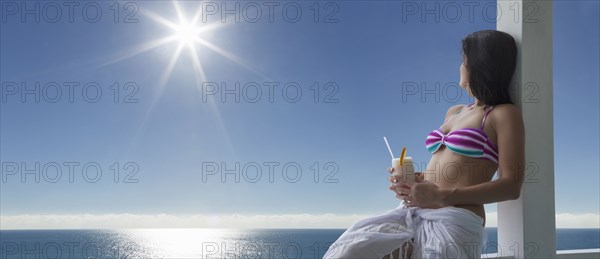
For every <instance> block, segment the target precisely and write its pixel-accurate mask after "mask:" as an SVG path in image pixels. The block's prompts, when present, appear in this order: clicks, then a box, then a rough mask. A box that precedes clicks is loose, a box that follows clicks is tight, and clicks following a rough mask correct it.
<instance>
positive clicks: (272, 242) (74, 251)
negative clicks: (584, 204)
mask: <svg viewBox="0 0 600 259" xmlns="http://www.w3.org/2000/svg"><path fill="white" fill-rule="evenodd" d="M343 231H344V230H343V229H241V230H237V229H136V230H2V231H0V258H2V259H5V258H6V259H8V258H321V257H322V256H323V254H324V253H325V251H327V248H328V247H329V245H330V244H331V243H332V242H334V241H335V240H336V239H337V238H338V237H339V236H340V235H341V234H342V232H343ZM486 231H487V234H488V242H487V244H486V245H485V246H484V248H483V249H482V252H483V253H496V252H497V246H496V242H497V229H496V228H486ZM556 239H557V242H556V246H557V249H558V250H570V249H589V248H600V229H557V231H556Z"/></svg>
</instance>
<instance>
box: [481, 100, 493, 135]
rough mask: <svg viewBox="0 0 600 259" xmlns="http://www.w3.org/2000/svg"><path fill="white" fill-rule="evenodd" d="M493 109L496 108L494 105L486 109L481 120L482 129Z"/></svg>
mask: <svg viewBox="0 0 600 259" xmlns="http://www.w3.org/2000/svg"><path fill="white" fill-rule="evenodd" d="M486 109H487V107H486ZM492 109H494V106H490V108H489V109H487V111H485V114H484V115H483V120H482V121H481V130H483V126H484V125H485V119H487V116H488V114H489V113H490V111H492Z"/></svg>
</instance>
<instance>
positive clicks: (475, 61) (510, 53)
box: [462, 30, 517, 105]
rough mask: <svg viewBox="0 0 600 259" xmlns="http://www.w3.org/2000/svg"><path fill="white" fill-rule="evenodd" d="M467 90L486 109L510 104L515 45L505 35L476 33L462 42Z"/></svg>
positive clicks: (493, 31) (515, 59) (491, 31)
mask: <svg viewBox="0 0 600 259" xmlns="http://www.w3.org/2000/svg"><path fill="white" fill-rule="evenodd" d="M462 54H463V59H465V60H464V61H465V68H466V69H467V71H469V78H468V80H469V81H468V82H469V88H470V89H471V93H472V94H473V96H474V97H475V98H477V99H478V100H480V101H482V102H483V103H485V104H486V105H497V104H502V103H512V100H511V98H510V84H511V80H512V77H513V74H514V71H515V66H516V64H517V45H516V44H515V40H514V39H513V37H512V36H510V35H509V34H508V33H505V32H502V31H496V30H484V31H477V32H474V33H471V34H469V35H467V36H466V37H465V38H464V39H463V40H462Z"/></svg>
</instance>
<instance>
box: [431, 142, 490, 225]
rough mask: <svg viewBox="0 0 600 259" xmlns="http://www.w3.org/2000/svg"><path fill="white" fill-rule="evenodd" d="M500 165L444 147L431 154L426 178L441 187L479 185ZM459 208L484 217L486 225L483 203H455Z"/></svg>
mask: <svg viewBox="0 0 600 259" xmlns="http://www.w3.org/2000/svg"><path fill="white" fill-rule="evenodd" d="M497 168H498V166H497V165H496V164H495V163H494V162H491V161H490V160H487V159H481V158H473V157H467V156H463V155H460V154H456V153H454V152H452V151H451V150H447V149H446V148H443V149H442V150H439V151H438V152H436V153H435V154H433V155H432V156H431V160H430V161H429V164H428V165H427V169H426V170H424V171H423V172H422V173H423V176H424V177H425V180H428V181H430V182H433V183H435V184H436V185H437V186H438V187H439V188H444V189H445V188H448V189H451V188H459V187H467V186H472V185H477V184H480V183H485V182H489V181H491V180H492V177H493V176H494V173H495V172H496V170H497ZM451 206H454V207H458V208H463V209H467V210H469V211H472V212H473V213H475V214H476V215H478V216H479V217H481V218H482V219H483V225H484V226H485V209H484V207H483V204H455V205H451Z"/></svg>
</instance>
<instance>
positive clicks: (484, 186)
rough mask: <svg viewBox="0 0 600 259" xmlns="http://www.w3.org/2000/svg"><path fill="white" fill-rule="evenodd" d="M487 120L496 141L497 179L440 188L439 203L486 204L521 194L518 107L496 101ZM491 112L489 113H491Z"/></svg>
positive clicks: (522, 143) (522, 139)
mask: <svg viewBox="0 0 600 259" xmlns="http://www.w3.org/2000/svg"><path fill="white" fill-rule="evenodd" d="M495 110H496V112H495V113H493V115H492V113H490V117H488V119H491V120H488V121H490V123H491V126H492V127H493V128H494V129H495V131H496V134H497V143H498V145H497V146H498V158H499V160H498V163H499V167H498V174H499V178H498V179H497V180H494V181H491V182H486V183H481V184H477V185H473V186H467V187H459V188H452V189H440V192H441V199H442V205H443V206H448V205H462V204H487V203H494V202H500V201H505V200H514V199H517V198H519V196H520V194H521V186H522V184H523V179H524V171H525V127H524V125H523V118H522V115H521V111H520V110H519V109H518V108H517V107H516V106H514V105H510V104H506V105H499V106H497V107H496V108H495ZM492 116H493V117H492Z"/></svg>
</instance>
